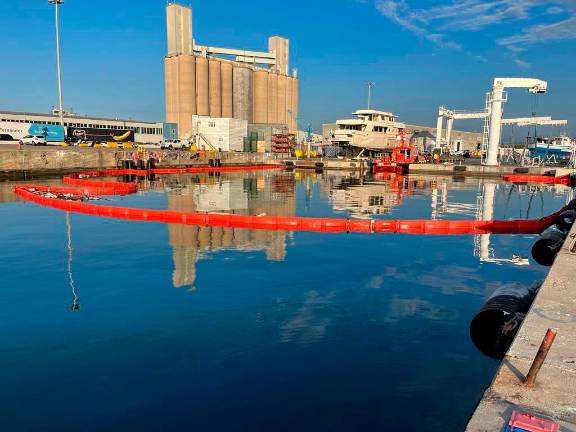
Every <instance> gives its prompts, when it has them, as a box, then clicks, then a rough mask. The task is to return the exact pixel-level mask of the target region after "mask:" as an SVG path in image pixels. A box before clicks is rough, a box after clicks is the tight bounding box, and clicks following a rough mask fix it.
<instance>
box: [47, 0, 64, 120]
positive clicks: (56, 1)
mask: <svg viewBox="0 0 576 432" xmlns="http://www.w3.org/2000/svg"><path fill="white" fill-rule="evenodd" d="M48 3H51V4H53V5H54V16H55V18H56V65H57V67H58V103H59V105H60V111H59V113H60V125H61V126H62V128H64V108H63V106H62V75H61V72H60V29H59V27H60V26H59V23H58V5H61V4H64V0H48Z"/></svg>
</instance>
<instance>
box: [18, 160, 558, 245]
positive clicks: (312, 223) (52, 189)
mask: <svg viewBox="0 0 576 432" xmlns="http://www.w3.org/2000/svg"><path fill="white" fill-rule="evenodd" d="M127 162H128V165H129V166H130V167H131V168H130V169H123V170H103V171H90V172H81V173H77V174H73V175H70V176H65V177H64V178H63V181H64V183H67V184H71V185H75V186H76V187H65V186H64V187H62V186H16V187H15V188H14V192H15V193H16V194H17V195H19V196H21V197H22V198H24V199H26V200H29V201H32V202H35V203H37V204H41V205H44V206H47V207H53V208H57V209H60V210H65V211H71V212H77V213H84V214H91V215H97V216H105V217H112V218H118V219H128V220H137V221H149V222H163V223H175V224H184V225H205V226H208V225H211V226H222V227H234V228H249V229H262V230H282V231H314V232H356V233H401V234H428V235H462V234H520V233H522V234H540V233H542V232H543V231H544V230H546V229H547V228H548V227H550V226H551V225H553V224H554V223H555V222H556V220H557V218H558V216H559V215H560V214H561V212H563V211H564V210H566V209H568V208H569V207H566V208H564V209H562V210H561V211H559V212H556V213H554V214H552V215H550V216H547V217H545V218H542V219H533V220H506V221H497V220H496V221H491V220H488V221H483V220H458V221H454V220H453V221H450V220H359V219H337V218H305V217H280V216H264V217H256V216H246V215H237V214H215V213H209V214H206V213H186V212H177V211H170V210H153V209H139V208H125V207H115V206H103V205H94V204H89V203H87V202H83V201H71V200H67V201H62V200H60V199H58V197H50V196H47V195H46V193H53V194H56V195H58V194H75V195H77V196H84V197H87V196H99V195H126V194H131V193H135V192H137V190H138V186H137V185H136V184H134V183H122V182H111V181H100V180H94V179H93V178H95V177H105V176H108V177H109V176H127V177H126V178H128V179H130V178H133V177H134V176H138V177H146V176H150V175H157V174H182V173H202V172H207V173H216V174H217V175H219V173H221V172H225V171H246V170H263V169H279V168H284V166H278V165H253V166H226V167H220V168H211V167H192V168H156V169H148V170H146V169H135V164H134V161H132V160H129V161H127Z"/></svg>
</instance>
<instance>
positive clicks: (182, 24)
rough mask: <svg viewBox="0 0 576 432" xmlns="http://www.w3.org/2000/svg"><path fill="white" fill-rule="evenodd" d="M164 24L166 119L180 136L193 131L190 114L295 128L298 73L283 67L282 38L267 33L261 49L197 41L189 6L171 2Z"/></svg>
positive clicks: (284, 48)
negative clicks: (223, 46)
mask: <svg viewBox="0 0 576 432" xmlns="http://www.w3.org/2000/svg"><path fill="white" fill-rule="evenodd" d="M166 24H167V39H168V54H167V56H166V57H165V60H164V66H165V84H166V121H167V122H169V123H176V124H177V125H178V134H179V137H180V138H181V139H185V138H190V137H192V136H193V134H194V132H195V131H194V123H193V116H205V117H211V118H234V119H238V120H245V121H246V122H247V123H248V124H274V125H278V124H280V125H285V127H286V129H287V130H288V131H289V132H294V131H296V130H297V128H298V122H297V118H298V78H297V72H296V70H293V71H292V73H290V71H289V41H288V40H287V39H285V38H282V37H279V36H272V37H270V38H269V39H268V51H267V52H259V51H247V50H243V49H231V48H217V47H211V46H202V45H197V44H196V42H195V40H194V33H193V29H192V9H191V8H190V7H187V6H182V5H180V4H176V3H170V4H168V5H167V7H166Z"/></svg>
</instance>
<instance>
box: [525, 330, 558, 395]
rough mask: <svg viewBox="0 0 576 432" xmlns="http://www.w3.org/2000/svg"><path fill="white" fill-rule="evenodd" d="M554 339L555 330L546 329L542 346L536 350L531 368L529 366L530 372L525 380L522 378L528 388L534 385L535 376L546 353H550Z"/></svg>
mask: <svg viewBox="0 0 576 432" xmlns="http://www.w3.org/2000/svg"><path fill="white" fill-rule="evenodd" d="M555 338H556V330H553V329H548V331H547V332H546V336H544V340H542V344H541V345H540V348H539V349H538V353H537V354H536V357H535V358H534V361H533V362H532V366H530V370H529V371H528V374H527V375H526V378H524V384H525V385H527V386H528V387H532V386H533V385H534V382H535V381H536V376H537V375H538V372H539V371H540V368H541V367H542V365H543V364H544V361H545V360H546V356H547V355H548V352H549V351H550V348H551V347H552V344H553V343H554V339H555Z"/></svg>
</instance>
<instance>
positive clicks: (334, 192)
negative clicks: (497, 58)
mask: <svg viewBox="0 0 576 432" xmlns="http://www.w3.org/2000/svg"><path fill="white" fill-rule="evenodd" d="M11 186H12V185H11V184H8V183H4V184H0V199H1V201H2V202H1V203H0V226H1V227H2V229H1V230H0V244H1V245H2V248H1V249H0V268H1V274H2V289H1V290H0V329H1V334H2V344H1V345H0V382H1V383H2V385H1V386H0V426H1V430H5V431H68V430H82V431H101V430H121V429H124V430H133V429H139V430H172V429H174V430H176V429H187V430H198V431H213V430H228V431H255V430H256V431H260V430H262V431H264V430H274V431H294V430H299V431H356V430H388V429H387V428H388V427H394V428H396V427H400V426H402V430H408V431H447V430H463V428H464V426H465V424H466V422H467V419H468V417H469V416H470V414H471V413H472V411H473V409H474V407H475V404H476V403H477V401H478V400H479V398H480V396H481V394H482V392H483V391H484V389H485V388H486V386H487V385H488V384H489V383H490V380H491V378H492V376H493V374H494V371H495V369H496V367H497V362H496V361H494V360H491V359H489V358H487V357H484V356H483V355H482V354H481V353H479V352H478V351H477V350H476V348H475V347H474V345H473V344H472V342H471V341H470V338H469V333H468V331H469V330H468V329H469V323H470V320H471V319H472V318H473V316H474V314H475V313H476V312H477V311H478V310H479V309H480V307H481V306H482V304H483V302H484V300H485V299H486V297H487V296H489V295H490V293H491V292H493V291H494V290H495V289H496V288H497V287H499V286H501V285H503V284H513V283H517V284H525V285H530V284H532V283H533V282H534V281H535V280H538V279H542V278H543V276H544V275H545V272H546V270H547V269H545V268H543V267H540V266H538V265H537V264H535V263H533V262H532V260H531V259H528V260H527V259H526V258H527V257H529V255H530V248H531V246H532V243H533V242H534V240H535V237H534V236H529V235H517V236H511V235H504V236H496V235H493V236H476V237H475V236H409V235H362V234H322V233H308V232H296V233H285V232H269V231H253V230H243V229H232V228H218V227H194V226H180V225H164V224H156V223H141V222H130V221H121V220H113V219H105V218H98V217H92V216H85V215H79V214H70V215H68V216H67V215H66V213H64V212H61V211H57V210H52V209H48V208H44V207H40V206H37V205H34V204H30V203H24V202H20V201H18V200H17V198H16V197H15V196H14V195H13V194H11V193H10V189H11ZM142 189H143V190H142V192H140V193H138V194H136V195H131V196H126V197H112V198H106V199H105V200H103V201H99V202H100V203H102V204H107V205H122V206H133V207H148V208H158V209H171V210H180V211H205V212H234V213H238V214H267V215H279V216H294V215H298V216H330V217H359V218H365V217H374V218H384V219H391V218H394V219H407V218H410V219H431V218H437V219H470V218H476V217H479V216H481V214H482V209H486V205H485V204H486V202H485V200H484V198H485V197H486V196H492V195H493V196H494V199H493V202H494V205H493V213H494V214H493V216H494V218H496V219H499V218H500V219H503V218H526V217H530V218H538V217H542V216H544V215H546V214H549V213H551V212H553V211H555V210H557V209H558V208H560V207H561V206H562V205H563V204H564V203H565V202H566V200H567V199H568V198H569V197H568V194H569V191H568V189H567V188H561V187H550V186H536V187H534V186H530V187H528V186H513V185H510V184H504V183H496V182H495V181H493V180H486V181H484V180H479V179H466V180H464V179H453V178H449V177H438V178H434V177H399V176H395V175H392V176H385V177H380V178H367V179H359V178H352V177H349V176H346V175H344V174H341V175H336V174H326V173H325V174H314V173H299V172H296V173H293V172H292V173H290V172H282V171H274V172H252V173H234V174H226V175H224V174H223V175H221V176H214V175H207V174H202V175H181V176H161V177H158V178H156V179H155V180H154V181H146V182H144V183H142ZM484 211H485V210H484ZM522 264H528V265H522Z"/></svg>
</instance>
